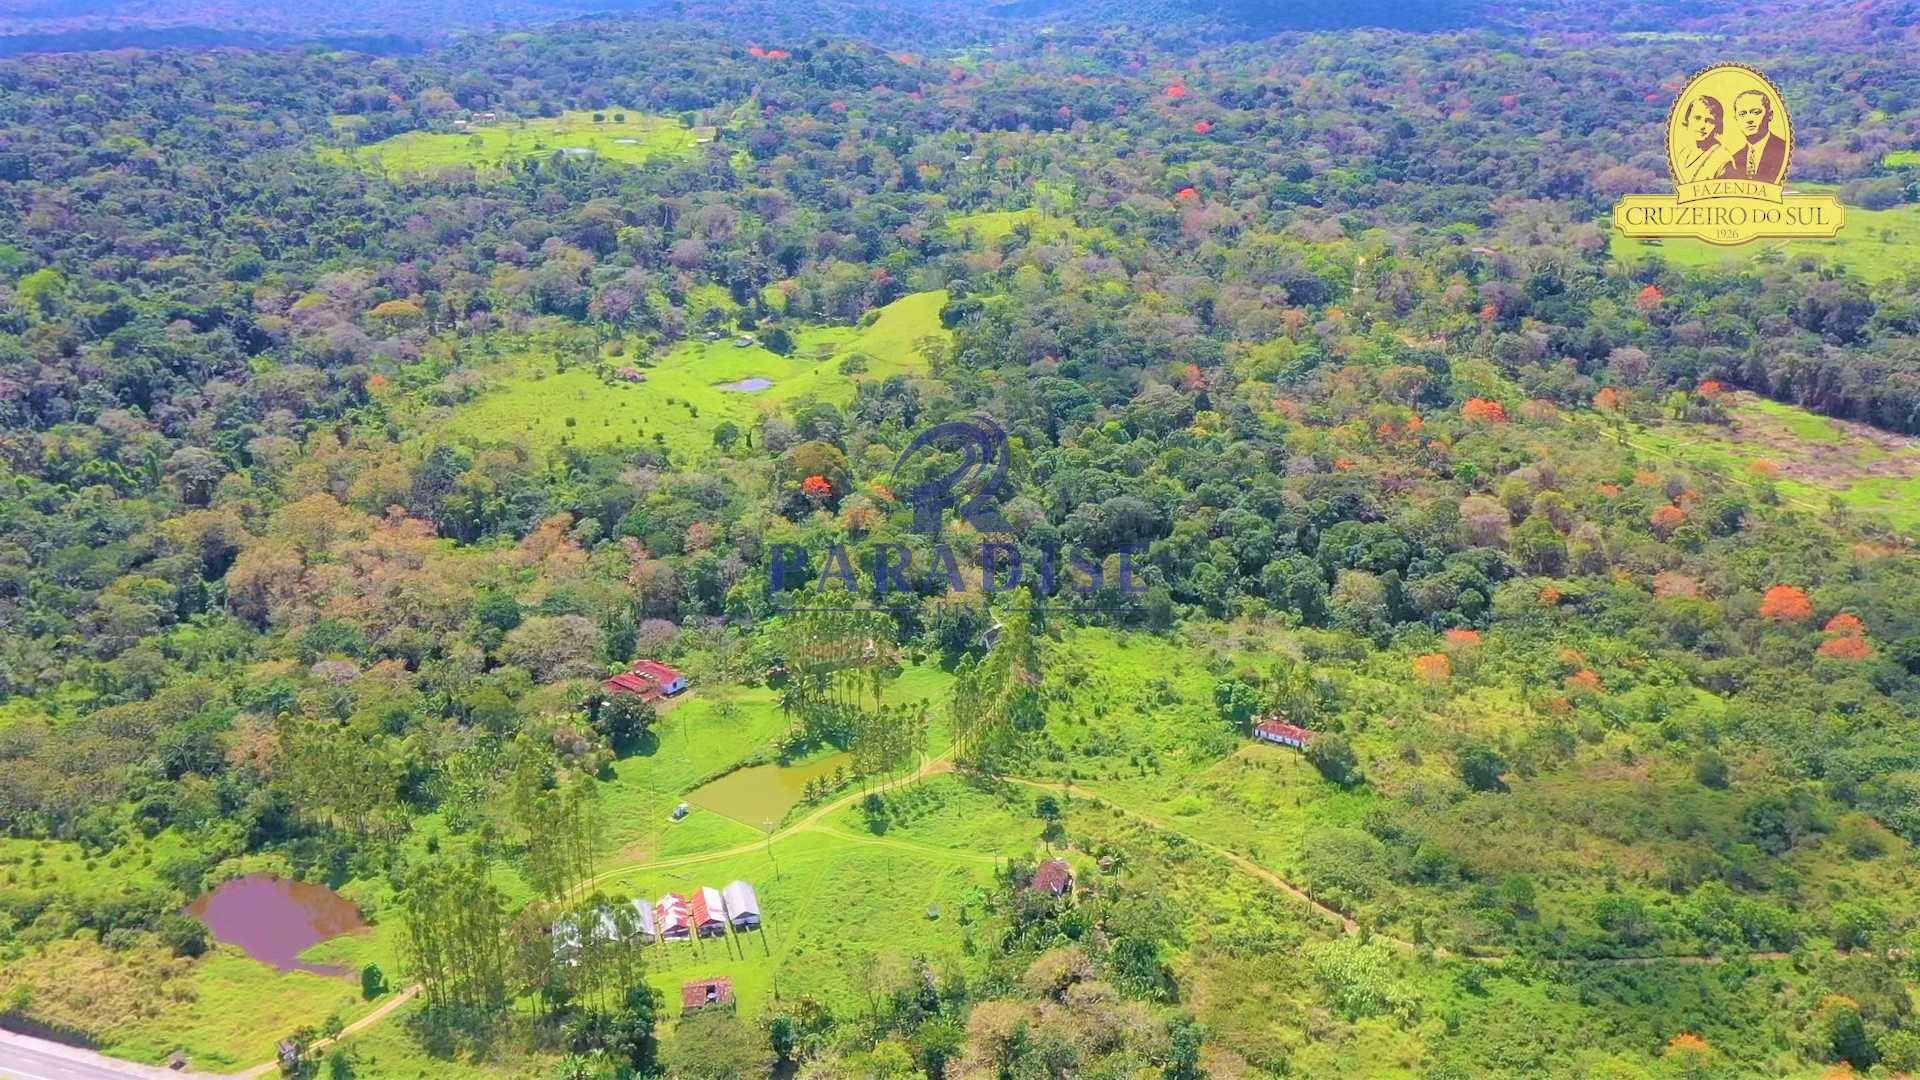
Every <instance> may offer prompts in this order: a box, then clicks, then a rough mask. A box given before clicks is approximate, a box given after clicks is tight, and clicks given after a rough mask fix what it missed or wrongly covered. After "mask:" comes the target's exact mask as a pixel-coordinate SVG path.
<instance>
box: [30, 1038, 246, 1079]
mask: <svg viewBox="0 0 1920 1080" xmlns="http://www.w3.org/2000/svg"><path fill="white" fill-rule="evenodd" d="M208 1075H210V1074H208V1073H186V1072H173V1071H172V1070H169V1069H158V1068H154V1067H153V1066H151V1065H136V1064H134V1063H133V1062H131V1061H120V1060H118V1059H115V1058H110V1057H107V1056H106V1055H105V1054H96V1053H94V1052H93V1051H91V1050H82V1049H80V1048H79V1047H74V1046H67V1045H65V1044H63V1043H57V1042H52V1041H49V1040H47V1039H36V1038H34V1037H33V1036H31V1035H20V1034H17V1033H15V1032H12V1031H4V1030H0V1077H6V1080H130V1078H143V1080H161V1078H162V1077H165V1078H166V1080H176V1078H179V1077H205V1076H208Z"/></svg>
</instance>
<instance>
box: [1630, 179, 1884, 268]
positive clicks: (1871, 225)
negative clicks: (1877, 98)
mask: <svg viewBox="0 0 1920 1080" xmlns="http://www.w3.org/2000/svg"><path fill="white" fill-rule="evenodd" d="M1793 186H1794V187H1796V188H1798V189H1801V190H1807V191H1815V190H1819V191H1830V190H1834V189H1833V188H1831V187H1828V186H1823V185H1815V184H1796V185H1793ZM1611 245H1612V252H1613V257H1614V258H1616V259H1619V260H1620V261H1621V262H1635V261H1638V260H1640V259H1646V258H1654V257H1658V258H1661V259H1665V260H1666V261H1667V262H1668V263H1671V264H1672V265H1674V266H1679V267H1684V268H1686V269H1689V270H1711V269H1718V268H1721V267H1726V266H1733V267H1737V268H1745V267H1747V266H1749V265H1750V264H1753V263H1755V262H1757V261H1763V260H1771V261H1779V260H1790V259H1793V258H1797V257H1799V256H1803V255H1818V256H1821V257H1822V258H1825V259H1827V260H1828V261H1829V262H1832V263H1834V264H1836V265H1839V266H1845V267H1847V268H1848V269H1850V270H1852V271H1853V272H1854V273H1857V274H1859V275H1860V276H1861V277H1864V278H1867V279H1869V280H1881V279H1886V278H1897V277H1900V276H1901V275H1903V274H1905V273H1907V272H1908V271H1910V270H1913V269H1915V268H1916V267H1920V205H1906V206H1897V207H1894V208H1893V209H1891V210H1866V209H1863V208H1861V207H1858V206H1849V207H1847V223H1846V225H1845V227H1843V228H1842V229H1841V230H1840V234H1839V235H1838V236H1836V237H1834V238H1833V239H1831V240H1755V241H1753V242H1752V243H1749V244H1742V245H1741V246H1739V247H1732V248H1728V247H1717V246H1715V245H1713V244H1709V243H1707V242H1706V241H1704V240H1692V239H1685V238H1667V239H1664V240H1660V241H1659V242H1657V243H1648V242H1646V241H1643V240H1636V239H1633V238H1632V237H1627V236H1621V235H1619V234H1618V233H1615V234H1613V236H1612V240H1611Z"/></svg>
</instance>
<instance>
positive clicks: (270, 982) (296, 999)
mask: <svg viewBox="0 0 1920 1080" xmlns="http://www.w3.org/2000/svg"><path fill="white" fill-rule="evenodd" d="M328 944H333V943H332V942H329V943H328ZM388 970H391V969H388ZM183 989H184V991H185V993H184V994H182V993H181V990H180V989H176V991H175V993H176V995H179V996H184V997H185V998H186V999H185V1000H176V1003H175V1004H173V1005H172V1007H170V1008H167V1009H166V1010H165V1011H164V1012H162V1013H160V1014H158V1015H154V1016H146V1017H141V1018H140V1019H137V1020H134V1021H132V1022H130V1023H127V1024H124V1025H122V1026H119V1027H117V1028H116V1029H115V1030H114V1031H113V1032H112V1034H111V1036H110V1038H109V1040H108V1042H107V1045H106V1046H105V1047H104V1049H105V1051H106V1052H107V1053H109V1054H112V1055H114V1056H116V1057H126V1058H132V1059H134V1060H136V1061H146V1062H153V1063H159V1062H163V1061H165V1060H166V1058H167V1056H168V1055H169V1054H171V1053H172V1052H173V1051H174V1048H176V1047H184V1048H185V1049H186V1050H187V1052H188V1054H190V1055H191V1056H192V1057H193V1061H194V1065H195V1066H196V1067H198V1068H201V1069H241V1068H246V1067H248V1066H252V1065H257V1064H259V1063H260V1062H263V1061H269V1060H272V1058H273V1056H274V1052H275V1046H276V1045H277V1044H278V1042H279V1040H280V1039H281V1038H283V1037H285V1036H286V1034H287V1033H288V1032H291V1031H293V1030H294V1029H295V1028H298V1027H300V1026H302V1025H304V1024H318V1023H320V1022H322V1021H323V1020H324V1019H325V1018H326V1017H328V1016H333V1015H338V1016H339V1017H340V1018H341V1020H342V1021H352V1020H353V1019H354V1018H355V1017H357V1016H359V1015H360V1014H362V1013H364V1012H366V1011H368V1010H369V1009H370V1008H371V1007H372V1006H371V1005H370V1004H368V1003H365V1002H362V1001H361V1000H360V983H359V980H358V979H357V978H353V977H346V978H336V977H330V976H325V975H313V974H309V973H307V972H298V971H296V972H284V973H283V972H279V971H275V970H274V969H273V968H271V967H268V966H267V965H265V964H262V963H259V962H258V961H255V960H251V959H249V958H248V957H247V956H246V954H245V953H242V952H241V951H240V950H239V949H238V948H235V947H232V946H221V947H220V948H219V949H217V950H215V951H214V952H212V953H209V954H208V955H207V956H206V957H204V958H202V959H201V960H199V961H197V962H196V963H195V964H194V967H193V972H192V975H191V976H190V978H189V979H188V980H187V981H186V985H185V987H184V988H183Z"/></svg>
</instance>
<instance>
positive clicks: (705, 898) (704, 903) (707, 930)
mask: <svg viewBox="0 0 1920 1080" xmlns="http://www.w3.org/2000/svg"><path fill="white" fill-rule="evenodd" d="M689 899H691V900H692V901H693V903H692V904H691V905H690V908H689V911H688V914H689V915H690V916H691V917H692V920H693V928H694V929H695V930H696V931H698V932H699V934H700V936H701V937H720V936H722V935H723V934H725V933H726V932H727V905H726V901H724V900H722V899H721V897H720V890H718V889H713V888H706V887H702V888H701V889H700V891H699V892H696V893H694V894H693V895H692V896H691V897H690V898H689Z"/></svg>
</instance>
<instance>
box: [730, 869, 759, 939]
mask: <svg viewBox="0 0 1920 1080" xmlns="http://www.w3.org/2000/svg"><path fill="white" fill-rule="evenodd" d="M721 895H722V897H723V898H724V899H725V900H726V902H727V921H728V922H730V923H732V924H733V929H734V931H735V932H736V933H744V932H745V931H748V930H758V929H760V896H759V894H758V893H756V892H754V891H753V886H751V885H749V884H747V883H746V882H744V881H735V882H732V883H731V884H729V885H728V886H727V887H726V889H725V890H724V891H723V892H722V894H721Z"/></svg>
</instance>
